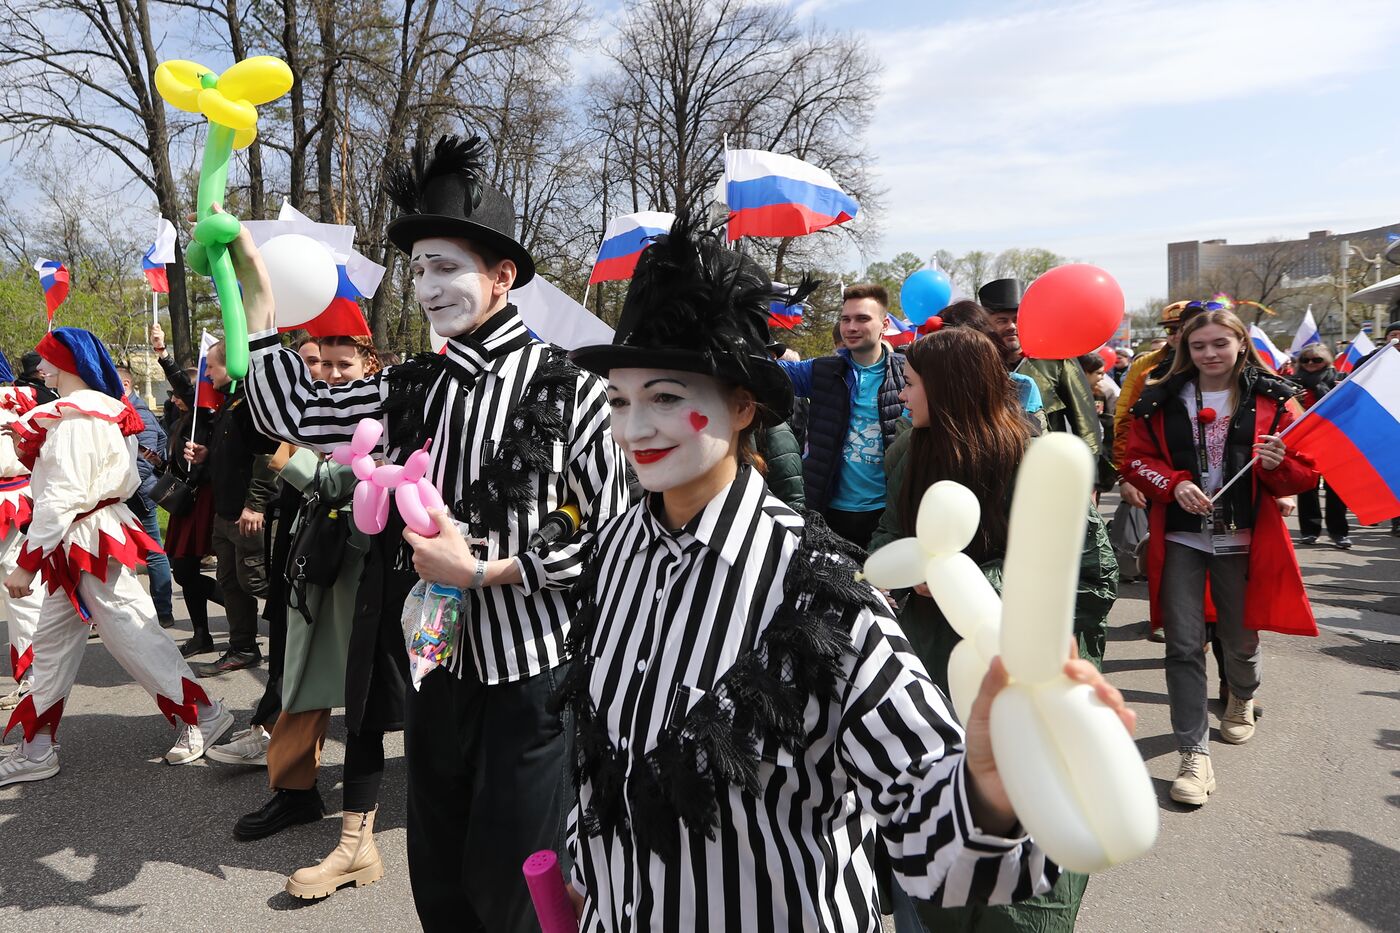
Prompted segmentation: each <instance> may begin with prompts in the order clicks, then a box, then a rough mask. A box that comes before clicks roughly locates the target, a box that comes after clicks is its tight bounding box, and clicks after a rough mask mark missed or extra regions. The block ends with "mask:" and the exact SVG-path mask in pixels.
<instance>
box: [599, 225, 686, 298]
mask: <svg viewBox="0 0 1400 933" xmlns="http://www.w3.org/2000/svg"><path fill="white" fill-rule="evenodd" d="M675 221H676V215H675V214H668V213H666V212H665V211H638V212H637V213H635V214H623V215H622V216H621V217H614V218H613V219H612V220H611V221H609V222H608V229H607V230H606V231H605V232H604V233H603V245H602V246H601V247H600V248H599V249H598V258H597V259H596V260H595V261H594V263H593V274H592V275H590V276H589V277H588V284H589V285H596V284H597V283H599V282H616V281H618V280H620V279H630V278H631V277H632V273H633V271H634V270H636V268H637V259H638V258H639V257H640V256H641V255H642V250H644V249H646V247H647V243H649V242H650V241H651V238H652V237H655V236H660V235H661V234H663V233H667V232H669V231H670V229H671V224H673V223H675Z"/></svg>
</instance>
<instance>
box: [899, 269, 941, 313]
mask: <svg viewBox="0 0 1400 933" xmlns="http://www.w3.org/2000/svg"><path fill="white" fill-rule="evenodd" d="M952 297H953V283H952V281H951V280H949V278H948V275H947V273H945V272H944V271H943V270H941V269H920V270H919V271H918V272H915V273H914V274H913V275H911V276H909V278H907V279H905V280H904V284H903V285H902V286H900V289H899V304H900V308H901V309H902V310H903V311H904V316H905V317H906V318H907V319H908V320H909V322H910V323H911V324H922V323H924V322H925V321H927V320H928V319H929V318H931V317H933V316H934V315H935V314H937V313H938V312H939V311H942V310H943V309H944V308H946V307H948V302H949V300H951V299H952Z"/></svg>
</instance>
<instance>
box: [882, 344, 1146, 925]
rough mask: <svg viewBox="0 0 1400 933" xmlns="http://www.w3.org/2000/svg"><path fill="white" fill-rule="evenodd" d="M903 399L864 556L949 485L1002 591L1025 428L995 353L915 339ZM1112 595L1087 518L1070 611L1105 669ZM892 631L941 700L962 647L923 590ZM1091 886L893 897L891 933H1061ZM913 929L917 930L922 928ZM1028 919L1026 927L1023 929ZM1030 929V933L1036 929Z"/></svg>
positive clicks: (909, 523)
mask: <svg viewBox="0 0 1400 933" xmlns="http://www.w3.org/2000/svg"><path fill="white" fill-rule="evenodd" d="M905 360H906V362H905V368H904V376H905V380H906V381H905V388H904V393H903V395H902V396H901V399H902V400H903V402H904V405H905V408H906V409H908V411H909V415H910V420H911V421H912V422H913V428H912V429H911V430H909V431H907V432H906V433H904V434H902V435H901V436H900V437H899V438H898V439H897V440H896V441H895V442H894V444H893V445H891V447H890V450H889V453H888V454H887V455H886V460H885V464H886V479H887V483H888V497H889V502H890V503H891V507H890V508H889V509H888V510H887V511H886V512H885V515H884V517H883V518H882V520H881V523H880V527H879V529H878V530H877V531H876V532H875V537H874V540H873V541H872V542H871V549H872V550H874V549H877V548H879V547H881V546H883V545H885V544H888V543H890V542H891V541H894V540H895V539H898V538H903V537H910V536H913V535H914V534H915V523H916V521H917V518H918V514H919V504H920V503H921V502H922V501H923V497H924V493H925V492H927V491H928V488H929V487H930V486H932V485H933V484H934V483H937V482H940V481H942V480H951V481H953V482H957V483H961V484H962V485H964V486H966V487H967V488H968V489H970V490H972V492H973V494H974V495H976V496H977V501H978V503H979V504H980V505H981V507H982V521H981V524H980V525H979V526H978V529H977V534H976V535H975V536H974V537H973V539H972V543H971V544H969V545H968V547H967V554H968V556H970V557H971V558H972V559H973V560H974V561H976V562H977V563H978V564H979V565H980V566H981V567H982V569H983V572H984V573H985V574H986V575H987V578H988V579H989V580H991V582H992V584H993V586H997V587H1000V585H1001V565H1002V560H1003V559H1004V558H1005V556H1006V536H1007V530H1008V524H1009V518H1010V510H1011V494H1012V490H1013V487H1014V485H1015V480H1016V471H1017V469H1018V468H1019V467H1020V464H1021V458H1022V456H1023V455H1024V454H1025V450H1026V444H1027V443H1029V442H1030V440H1031V437H1032V436H1033V434H1034V433H1035V432H1034V429H1033V427H1032V425H1031V423H1030V422H1029V421H1028V420H1027V419H1026V417H1025V415H1024V414H1023V413H1022V409H1021V405H1020V404H1019V402H1018V399H1017V390H1016V387H1015V386H1014V385H1013V383H1012V381H1011V380H1009V379H1007V377H1006V368H1005V366H1004V365H1003V364H1002V357H1001V351H1000V350H999V348H998V347H997V345H996V344H995V343H994V342H993V341H992V339H991V338H990V337H989V336H988V335H987V334H985V333H984V332H982V331H981V330H980V329H979V328H975V327H971V326H961V327H959V326H954V327H944V328H943V329H942V330H939V331H937V332H935V333H933V334H930V335H929V336H927V337H923V338H920V339H919V340H918V341H917V342H915V343H914V344H913V345H912V346H910V347H909V349H908V350H907V351H906V356H905ZM1117 593H1118V565H1117V561H1116V560H1115V559H1114V557H1113V551H1112V547H1111V545H1110V544H1109V541H1108V533H1107V530H1106V529H1105V528H1104V524H1103V520H1102V519H1101V518H1100V517H1099V514H1098V512H1097V511H1095V510H1094V509H1093V508H1092V507H1091V508H1090V509H1089V524H1088V530H1087V531H1086V535H1085V542H1084V552H1083V556H1082V558H1081V564H1080V575H1079V597H1078V600H1077V603H1076V606H1075V620H1074V621H1075V625H1074V630H1075V635H1076V640H1077V641H1078V650H1079V656H1080V657H1082V658H1085V659H1087V660H1089V661H1091V662H1093V663H1094V664H1095V665H1096V666H1097V665H1099V664H1101V663H1102V660H1103V651H1104V644H1105V641H1106V632H1107V627H1108V611H1109V609H1110V608H1111V607H1112V606H1113V601H1114V599H1115V598H1116V597H1117ZM899 623H900V626H901V627H902V628H903V629H904V634H905V637H907V638H908V639H909V643H910V645H911V646H912V647H913V649H914V652H915V654H917V655H918V656H919V658H920V660H922V661H923V662H924V665H925V666H926V667H927V668H928V672H929V676H930V677H932V679H933V681H934V683H936V684H937V685H938V686H939V688H940V689H941V690H942V691H943V692H944V693H945V694H946V693H947V692H948V656H949V655H950V654H951V653H952V650H953V647H954V646H955V645H957V643H958V641H959V637H958V635H957V633H956V632H954V631H953V628H952V626H950V625H949V624H948V620H947V619H946V618H944V616H943V613H942V612H941V611H939V608H938V604H937V603H935V602H934V601H933V599H931V598H930V597H929V593H928V589H927V587H925V586H923V585H920V586H918V587H915V589H914V591H913V592H912V593H911V594H910V595H909V596H908V597H907V599H906V600H905V601H904V603H903V606H902V608H901V609H900V612H899ZM1087 882H1088V878H1087V876H1085V875H1079V874H1075V873H1073V872H1065V873H1064V874H1063V875H1061V877H1060V879H1059V881H1057V882H1056V884H1055V886H1054V888H1053V889H1051V891H1050V892H1049V893H1048V894H1045V895H1041V896H1039V897H1035V898H1032V899H1031V901H1029V902H1027V903H1026V904H1025V905H1020V904H1016V905H1010V906H1000V907H981V906H978V907H963V908H936V907H932V906H930V905H928V904H920V905H918V908H917V915H916V914H915V908H914V906H913V904H912V902H911V900H910V899H909V898H908V897H907V896H905V895H904V893H903V892H902V891H895V892H893V893H894V897H895V926H896V929H897V930H898V931H899V933H917V931H920V930H922V929H925V926H924V925H923V924H927V927H926V928H927V929H931V930H939V929H960V930H961V929H969V930H977V929H983V928H984V926H983V924H984V923H985V924H987V925H988V926H987V927H985V928H988V929H990V928H992V927H995V928H996V929H1004V928H1006V927H1007V926H1008V925H1009V926H1010V927H1011V928H1013V929H1016V928H1020V927H1021V926H1022V921H1023V920H1024V921H1025V922H1024V925H1025V927H1026V929H1034V930H1037V931H1060V930H1064V931H1070V930H1073V929H1074V918H1075V916H1076V915H1077V914H1078V912H1079V902H1080V900H1081V898H1082V897H1083V895H1084V888H1085V886H1086V884H1087ZM920 918H922V922H921V919H920ZM1032 918H1034V922H1032ZM1036 924H1039V925H1036Z"/></svg>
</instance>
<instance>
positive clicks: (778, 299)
mask: <svg viewBox="0 0 1400 933" xmlns="http://www.w3.org/2000/svg"><path fill="white" fill-rule="evenodd" d="M790 292H791V289H789V288H788V286H786V285H784V284H783V283H781V282H774V283H773V293H774V298H773V300H772V301H771V302H769V303H768V326H769V327H770V328H772V327H781V328H783V329H784V330H792V329H793V328H794V327H796V326H797V325H798V324H801V323H802V311H803V306H802V303H801V302H798V303H797V304H792V305H790V304H788V303H787V299H786V298H785V297H784V296H786V295H788V294H790Z"/></svg>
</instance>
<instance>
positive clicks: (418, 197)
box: [384, 136, 486, 216]
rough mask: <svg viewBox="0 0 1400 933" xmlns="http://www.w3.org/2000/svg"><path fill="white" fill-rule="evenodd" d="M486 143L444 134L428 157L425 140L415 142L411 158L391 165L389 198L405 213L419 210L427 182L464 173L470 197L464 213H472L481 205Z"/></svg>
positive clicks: (468, 196)
mask: <svg viewBox="0 0 1400 933" xmlns="http://www.w3.org/2000/svg"><path fill="white" fill-rule="evenodd" d="M485 156H486V143H485V141H484V140H482V138H481V137H480V136H473V137H471V138H470V139H462V138H461V137H460V136H442V137H440V138H439V139H438V141H437V145H435V146H434V147H433V154H432V156H431V157H429V156H428V154H427V151H426V149H425V147H424V146H423V144H422V143H416V144H415V145H414V147H413V153H412V155H411V156H410V158H409V159H408V161H400V162H396V163H395V164H394V165H393V166H391V167H390V169H389V173H388V177H387V178H386V179H385V182H384V188H385V191H386V192H387V193H388V195H389V199H390V200H391V201H393V202H394V203H395V204H397V205H398V207H399V210H401V211H403V212H404V213H405V214H417V213H420V205H421V204H422V200H423V192H424V190H425V189H426V188H427V186H428V183H429V182H430V181H432V180H433V179H434V178H437V177H439V176H443V175H461V176H463V178H464V179H465V180H466V192H467V195H466V197H467V200H468V202H469V203H466V204H464V205H463V208H464V210H463V213H464V214H466V215H467V216H470V215H471V214H472V212H473V211H475V210H476V208H477V207H478V206H479V205H480V204H481V186H482V180H483V179H484V178H485V177H486V169H485V165H484V163H483V159H484V158H485Z"/></svg>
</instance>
